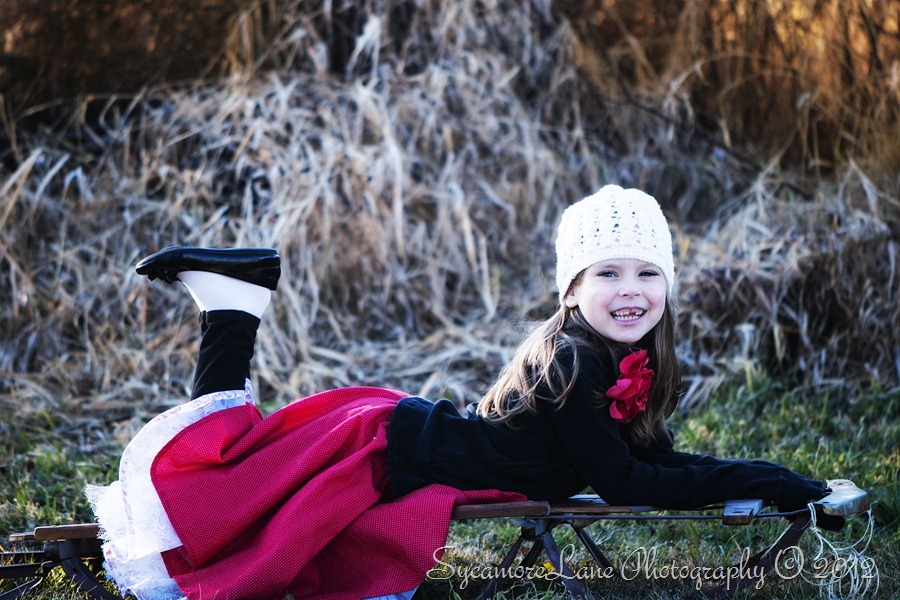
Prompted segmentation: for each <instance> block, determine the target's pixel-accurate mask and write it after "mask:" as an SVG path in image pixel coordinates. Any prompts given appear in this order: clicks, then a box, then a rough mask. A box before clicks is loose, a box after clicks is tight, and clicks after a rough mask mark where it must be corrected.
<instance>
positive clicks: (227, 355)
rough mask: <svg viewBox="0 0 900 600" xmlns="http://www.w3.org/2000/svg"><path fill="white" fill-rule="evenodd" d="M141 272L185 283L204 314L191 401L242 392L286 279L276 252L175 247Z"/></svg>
mask: <svg viewBox="0 0 900 600" xmlns="http://www.w3.org/2000/svg"><path fill="white" fill-rule="evenodd" d="M137 272H138V273H139V274H141V275H147V276H148V277H150V279H156V278H159V279H161V280H162V281H165V282H166V283H174V281H175V280H176V279H177V280H179V281H181V282H182V283H183V284H184V285H185V287H187V289H188V291H189V292H190V294H191V297H192V298H193V299H194V301H195V302H196V304H197V307H198V308H199V309H200V333H201V335H202V338H201V341H200V353H199V356H198V358H197V368H196V371H195V373H194V385H193V389H192V392H191V397H192V399H193V398H199V397H200V396H204V395H206V394H210V393H213V392H223V391H229V390H242V389H244V383H245V381H246V379H248V378H249V376H250V359H251V358H253V346H254V342H255V341H256V331H257V329H258V327H259V323H260V318H261V317H262V314H263V313H264V312H265V310H266V307H268V305H269V301H270V300H271V298H272V290H274V289H275V288H276V286H277V284H278V278H279V276H280V275H281V259H280V258H279V256H278V254H277V253H276V252H275V251H274V250H271V249H266V248H254V249H246V250H244V249H236V248H233V249H214V248H190V247H184V246H172V247H169V248H166V249H164V250H161V251H159V252H157V253H156V254H153V255H151V256H149V257H147V258H145V259H144V260H142V261H141V262H140V263H138V265H137Z"/></svg>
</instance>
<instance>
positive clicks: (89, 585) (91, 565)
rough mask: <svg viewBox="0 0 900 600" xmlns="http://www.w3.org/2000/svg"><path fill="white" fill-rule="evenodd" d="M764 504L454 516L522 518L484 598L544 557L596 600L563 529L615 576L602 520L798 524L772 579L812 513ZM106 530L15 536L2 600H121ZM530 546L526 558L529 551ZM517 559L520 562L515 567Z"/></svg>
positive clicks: (753, 561)
mask: <svg viewBox="0 0 900 600" xmlns="http://www.w3.org/2000/svg"><path fill="white" fill-rule="evenodd" d="M828 486H829V487H830V488H831V489H832V493H831V494H830V495H829V496H827V497H826V498H823V499H822V500H820V501H819V502H817V503H816V505H817V506H818V507H819V508H820V510H821V511H822V512H823V513H824V514H826V515H832V516H850V515H854V514H858V513H862V512H865V511H866V510H868V508H869V497H868V494H867V493H866V492H865V491H863V490H861V489H859V488H858V487H856V485H854V484H853V483H852V482H850V481H847V480H836V481H829V482H828ZM764 508H765V507H764V503H763V501H762V500H732V501H729V502H726V503H725V504H724V506H717V507H713V506H710V507H705V508H703V509H698V510H691V511H679V512H678V513H677V514H671V511H663V510H660V509H658V508H654V507H651V506H613V505H609V504H606V503H605V502H603V501H602V500H601V499H600V498H599V497H598V496H595V495H583V496H575V497H573V498H570V499H569V500H567V501H565V502H560V503H553V504H551V503H548V502H535V501H526V502H513V503H506V504H469V505H461V506H457V507H456V508H455V509H454V511H453V515H452V519H453V520H456V521H462V520H468V519H497V518H516V519H520V520H521V524H520V533H519V537H518V539H516V541H515V542H514V543H513V545H512V547H511V548H510V549H509V551H508V552H507V553H506V555H505V557H504V558H503V561H502V562H501V563H500V564H499V565H496V569H495V571H494V572H496V573H498V576H497V577H495V578H494V579H492V580H490V581H489V582H488V583H487V585H486V586H485V588H484V589H483V590H482V592H481V594H480V595H479V596H478V597H479V598H492V597H493V596H494V595H495V594H496V593H497V592H499V591H501V585H502V584H503V583H509V582H510V581H511V580H510V578H509V577H504V574H509V573H516V572H527V571H525V570H527V569H528V568H529V567H534V566H535V565H536V564H537V561H538V558H539V557H540V556H541V555H542V554H546V556H547V559H548V560H549V562H550V564H551V565H552V566H553V568H554V569H555V570H556V571H557V572H558V573H559V574H560V577H559V579H560V580H561V581H562V582H563V584H564V585H565V587H566V589H567V591H568V593H569V594H570V595H571V596H572V597H573V598H591V595H590V593H589V592H588V591H587V590H586V589H585V588H584V586H583V584H582V582H581V581H580V580H579V578H578V577H576V576H575V574H574V573H573V572H572V570H571V568H570V566H569V565H567V564H566V562H565V560H564V557H563V555H562V552H561V551H560V548H559V546H558V545H557V542H556V540H555V538H554V536H553V532H554V530H555V529H556V528H557V527H560V526H569V527H571V528H572V529H573V530H574V532H575V535H576V536H577V538H578V540H579V541H580V542H581V543H582V544H583V545H584V548H585V549H586V550H587V552H588V554H589V555H590V556H591V558H592V559H593V560H594V561H595V562H596V565H597V566H598V567H599V568H601V569H608V570H609V572H612V573H615V572H616V568H615V565H613V563H612V561H611V560H610V559H609V558H608V557H607V556H606V555H605V554H604V553H603V551H602V550H601V549H600V548H599V547H598V546H597V544H596V543H595V542H594V540H593V538H592V537H591V536H590V534H589V533H588V531H587V528H588V527H589V526H590V525H592V524H594V523H596V522H598V521H603V520H611V519H631V520H666V521H678V520H720V521H721V522H722V523H723V524H724V525H729V526H747V525H750V524H752V523H753V522H754V521H756V520H760V519H771V518H789V519H792V523H791V525H790V527H789V528H788V529H787V531H786V532H785V533H784V534H783V535H781V537H779V539H778V540H777V541H776V542H775V543H774V544H773V545H772V546H770V547H768V548H766V549H765V550H762V551H761V552H759V553H757V554H756V555H754V556H752V557H750V559H749V561H746V562H743V563H742V565H743V567H744V572H748V571H753V570H754V569H755V572H756V573H759V574H763V575H764V574H766V573H768V571H769V570H770V569H772V568H773V566H774V562H775V560H776V558H777V556H778V553H779V552H780V551H782V550H784V549H785V548H789V547H791V546H794V545H796V543H797V540H799V539H800V537H801V536H802V535H803V532H804V531H805V530H806V529H807V528H808V527H809V522H810V514H809V511H808V510H806V509H804V510H798V511H794V512H791V513H779V512H772V511H768V512H766V511H765V510H764ZM99 530H100V527H99V525H97V524H96V523H86V524H75V525H56V526H48V527H36V528H35V529H34V530H33V531H28V532H25V533H15V534H12V535H10V536H9V540H10V542H12V543H13V544H26V545H29V544H32V545H33V544H41V543H42V544H43V549H41V550H24V551H15V552H3V553H0V582H4V581H9V580H24V581H23V582H22V583H21V584H19V585H18V586H17V587H15V588H13V589H11V590H8V591H5V592H2V593H0V600H14V599H17V598H21V597H22V596H23V595H24V594H25V593H26V592H29V591H31V590H35V589H37V588H38V587H39V586H40V585H41V583H42V582H43V580H44V578H45V577H47V575H48V574H49V573H50V571H51V570H53V569H55V568H56V567H62V569H63V571H64V572H65V574H66V575H67V576H68V578H69V579H71V580H72V582H73V583H75V584H76V585H77V586H78V587H79V588H81V589H82V590H83V591H84V592H86V593H87V594H88V595H89V596H90V597H92V598H96V599H97V600H120V599H121V596H119V595H118V594H115V593H112V592H110V591H108V590H107V589H106V586H104V584H103V583H102V579H103V578H102V552H101V549H100V545H101V543H102V542H101V540H99V539H98V537H97V536H98V533H99ZM526 543H527V544H529V545H530V547H529V549H528V551H527V552H525V553H524V555H523V546H524V545H525V544H526ZM517 559H518V560H517ZM755 582H756V580H755V579H749V578H746V577H744V578H742V579H738V580H737V581H731V582H730V583H729V584H727V585H726V584H722V585H721V586H720V587H718V588H715V589H712V590H708V591H705V592H704V593H703V595H704V596H705V597H706V598H724V597H727V596H730V595H731V594H733V593H735V592H737V591H738V590H740V589H743V588H745V587H747V586H749V585H752V584H754V583H755Z"/></svg>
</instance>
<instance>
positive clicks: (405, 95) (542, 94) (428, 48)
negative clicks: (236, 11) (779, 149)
mask: <svg viewBox="0 0 900 600" xmlns="http://www.w3.org/2000/svg"><path fill="white" fill-rule="evenodd" d="M330 6H332V3H321V2H302V1H299V0H295V1H291V2H283V3H276V2H265V3H260V4H258V5H255V6H254V7H253V8H251V9H250V10H247V11H246V12H244V13H242V14H241V15H239V16H238V17H237V18H235V19H234V20H233V22H234V29H233V30H232V31H231V32H230V33H229V35H228V36H227V37H228V39H230V40H231V42H230V45H229V46H228V47H227V48H226V52H225V53H224V56H225V57H226V58H225V59H224V60H225V62H223V63H222V65H221V66H222V67H223V69H224V72H225V73H226V75H225V76H223V77H222V78H220V79H218V80H216V81H213V82H208V81H207V82H202V81H198V82H197V83H196V84H194V85H171V86H164V85H160V86H155V87H152V88H145V89H143V90H142V91H141V92H140V93H137V94H135V95H133V96H128V97H124V96H112V97H99V96H97V97H85V98H84V99H83V100H82V101H81V103H80V104H79V105H78V110H76V111H74V112H73V113H72V115H70V118H69V120H68V121H67V122H66V123H64V124H63V125H62V126H59V125H57V126H56V127H54V128H49V127H32V128H21V127H18V128H17V127H16V126H15V125H14V124H13V123H11V122H10V121H7V122H6V132H7V134H8V138H9V148H8V149H6V150H5V151H4V152H3V163H2V165H3V166H2V167H0V169H2V170H0V172H2V177H3V179H2V182H0V231H2V232H3V235H2V238H0V265H2V268H0V338H2V348H0V374H2V375H0V392H2V394H3V398H4V400H3V401H4V402H9V403H11V404H12V405H13V406H15V407H16V410H17V411H19V412H20V413H23V414H24V413H28V412H29V411H39V410H40V409H41V408H51V409H52V408H58V407H60V406H62V405H64V406H65V407H66V408H67V411H68V412H66V414H68V415H70V416H71V418H76V417H79V416H80V417H85V416H89V417H91V418H92V419H94V422H95V423H96V424H97V426H98V427H97V429H95V432H96V433H97V434H98V435H100V436H104V435H105V432H107V431H108V430H109V425H104V424H103V422H106V423H124V425H123V427H124V431H123V433H122V436H123V439H124V438H126V437H127V434H128V432H129V431H130V430H131V429H130V428H131V427H132V426H131V425H129V424H128V423H129V421H128V419H129V418H131V417H136V419H135V422H137V421H140V420H141V419H142V418H145V417H146V416H147V415H149V414H152V413H155V412H156V411H158V410H159V409H160V408H162V407H164V406H166V405H169V404H173V403H177V402H180V401H181V400H182V399H183V398H184V397H185V394H186V393H187V387H188V385H189V379H190V376H191V372H192V367H193V355H194V351H195V348H196V346H195V344H196V327H195V321H194V319H193V312H194V309H193V305H192V303H191V302H190V300H189V299H188V297H187V295H186V294H185V293H184V291H183V290H182V289H178V286H173V287H171V288H167V287H165V286H163V285H162V284H159V283H154V284H148V283H147V282H146V281H144V280H142V279H139V278H138V277H137V276H136V275H135V274H134V273H133V270H132V265H133V264H134V263H135V262H136V260H137V259H139V258H140V257H141V256H142V255H145V254H147V253H149V252H151V251H153V250H155V249H157V248H160V247H162V246H165V245H169V244H172V243H182V244H195V245H216V246H224V245H229V246H230V245H264V246H274V247H276V248H277V249H278V250H279V251H280V252H281V255H282V257H283V260H284V269H285V273H284V277H283V280H282V283H281V285H280V286H279V290H278V293H277V295H276V298H275V301H274V302H273V306H272V308H271V313H270V314H269V315H268V316H267V318H266V319H265V321H264V325H263V328H262V331H261V335H260V340H259V346H258V351H257V355H256V365H255V372H256V374H257V378H258V381H257V384H258V386H259V388H260V390H261V395H262V398H263V399H264V400H268V401H274V402H284V401H287V400H289V399H291V398H294V397H296V396H298V395H301V394H306V393H310V392H313V391H316V390H319V389H322V388H324V387H328V386H334V385H347V384H377V385H387V386H393V387H397V388H401V389H405V390H407V391H409V392H412V393H420V394H424V395H428V396H439V395H445V396H449V397H452V398H454V399H456V400H457V401H458V402H460V403H463V402H471V401H475V400H477V399H478V397H479V395H480V394H481V393H482V392H483V391H484V390H485V389H486V387H487V385H488V384H489V383H490V381H491V378H492V377H493V375H494V374H495V373H497V372H498V370H499V368H500V367H501V366H502V364H503V363H504V361H505V360H506V359H507V358H508V357H509V356H510V354H511V351H512V349H513V347H514V346H515V344H516V342H517V340H518V339H519V337H520V335H521V331H522V329H523V327H524V326H525V321H526V319H532V318H543V317H544V316H546V315H548V314H549V313H550V311H552V309H553V307H554V301H555V295H554V292H553V289H552V285H553V267H554V257H553V252H552V241H553V235H554V227H555V222H556V219H557V217H558V216H559V214H560V212H561V211H562V210H563V208H564V207H565V206H566V205H567V204H568V203H570V202H572V201H574V200H576V199H578V198H580V197H582V196H584V195H586V194H587V193H590V192H592V191H593V190H595V189H596V188H597V187H599V185H601V184H602V183H605V182H607V181H616V182H619V183H621V184H623V185H636V186H639V187H643V188H645V189H647V190H648V191H650V192H651V193H654V194H655V195H657V197H659V198H660V199H661V201H662V202H663V203H664V205H665V206H666V207H667V209H668V210H669V212H670V214H671V216H672V217H673V222H674V224H675V225H676V226H677V227H678V230H679V231H678V235H677V245H678V247H679V261H678V262H679V271H680V273H681V282H680V286H679V296H680V299H681V304H682V308H683V310H684V312H683V317H684V318H683V319H682V324H681V329H682V333H683V337H682V339H683V342H682V344H681V350H682V356H683V358H684V364H685V367H686V370H687V374H688V375H689V381H691V382H692V384H693V386H692V388H691V391H690V394H689V397H688V400H689V401H696V400H698V399H700V398H702V397H703V395H704V393H705V392H706V391H708V389H709V384H711V383H715V381H717V380H718V378H719V377H720V376H721V373H723V372H728V371H729V370H735V369H741V368H744V367H745V366H746V365H751V366H752V368H754V369H760V370H766V371H768V372H771V373H775V374H777V375H778V376H785V377H787V378H789V379H791V380H793V381H795V382H797V383H800V384H804V385H808V386H811V387H815V386H821V385H847V386H856V385H858V384H860V383H861V384H863V385H872V384H874V385H879V386H885V387H895V386H898V385H900V363H898V356H900V305H898V302H897V293H898V279H897V277H898V275H897V272H896V271H897V257H898V251H897V245H898V237H900V230H898V225H897V223H898V218H897V215H898V196H900V193H898V189H900V188H898V186H900V182H898V181H896V180H889V178H885V177H884V176H882V175H879V176H878V177H877V178H876V177H874V176H869V174H868V173H869V172H868V171H867V167H866V166H864V165H870V164H871V160H869V159H871V158H872V157H871V156H870V155H864V156H862V157H861V159H860V161H858V162H852V161H847V162H845V163H843V164H842V165H840V166H839V167H838V168H836V169H835V171H836V176H835V177H833V178H831V179H827V180H826V179H818V180H810V179H808V178H801V177H800V176H793V175H789V174H786V173H783V172H780V171H779V169H778V167H777V165H778V164H779V163H777V161H773V162H772V163H771V164H770V165H768V166H765V165H764V166H763V167H759V168H756V169H750V168H749V167H748V164H749V163H747V162H746V161H744V160H743V159H740V158H738V157H737V154H736V153H730V152H721V148H720V147H718V146H704V147H703V148H700V149H696V147H695V146H694V145H693V143H694V141H695V140H690V139H685V140H682V139H681V138H680V137H679V132H680V131H682V130H685V128H687V129H691V128H695V127H696V126H697V123H696V122H695V120H694V119H695V114H694V113H693V112H692V111H690V110H684V111H680V112H677V113H671V116H670V119H669V120H668V121H665V122H663V121H660V120H659V119H658V118H657V116H656V115H653V114H644V111H643V109H639V110H632V109H628V110H622V111H617V110H614V109H611V108H610V107H615V106H620V107H621V106H625V105H627V103H628V101H629V99H628V97H627V95H623V94H621V93H620V92H618V91H616V90H613V89H606V88H602V87H597V86H596V85H594V84H593V83H591V80H590V78H588V77H585V76H584V73H583V72H582V71H579V68H578V66H579V64H583V62H582V63H579V56H581V54H580V51H579V50H577V47H578V46H577V44H576V38H575V36H574V34H573V32H572V28H571V27H570V26H569V23H568V21H566V20H565V19H564V18H563V16H562V14H563V12H562V11H560V10H557V9H558V8H559V7H554V6H552V5H551V3H550V2H542V1H535V2H531V3H524V4H523V3H520V2H512V1H507V0H494V1H489V2H469V1H465V2H445V1H442V0H430V1H426V2H420V3H415V4H413V3H410V2H402V1H400V0H382V1H379V2H376V1H372V2H364V3H359V4H357V5H356V6H357V7H358V8H359V9H358V10H354V11H351V10H350V9H349V8H348V7H349V5H344V4H341V5H340V6H336V7H334V8H333V9H332V10H331V11H329V10H328V7H330ZM262 30H266V31H267V32H271V31H272V30H274V31H275V33H274V34H272V38H273V39H274V41H273V42H272V43H271V44H268V45H265V46H264V47H263V48H260V42H259V40H260V39H262V37H263V34H262V33H258V32H260V31H262ZM336 32H337V33H336ZM266 35H269V33H267V34H266ZM266 39H269V38H268V37H267V38H266ZM894 65H895V66H896V62H895V63H894ZM648 98H651V97H648ZM651 99H652V98H651ZM657 100H658V101H659V102H661V103H664V102H665V101H666V100H667V99H666V98H665V97H660V98H658V99H657ZM647 101H649V100H647ZM684 106H685V107H688V106H689V104H685V105H684ZM632 108H633V107H632ZM656 108H657V109H658V110H663V109H664V108H665V106H663V105H659V106H657V107H656ZM642 114H644V116H643V117H642V116H641V115H642ZM614 119H618V120H617V121H616V123H615V127H612V126H611V123H612V121H613V120H614ZM673 119H674V121H672V120H673ZM673 122H674V125H673ZM613 133H615V135H618V136H622V135H628V136H630V137H629V139H630V143H628V144H625V145H623V146H617V145H616V144H614V143H611V142H610V139H611V135H612V134H613ZM659 136H663V137H659ZM665 136H668V137H665ZM613 137H614V136H613ZM663 139H669V140H670V141H671V144H672V147H673V148H674V149H675V150H673V151H672V152H677V157H678V160H679V161H680V162H679V164H678V165H677V166H676V164H675V163H673V162H672V161H671V160H670V158H671V157H672V156H676V154H673V153H669V154H666V155H661V154H660V152H659V149H658V148H654V147H652V146H651V145H650V144H651V143H655V142H658V141H660V140H663ZM640 140H644V142H645V143H646V144H647V145H643V146H642V144H641V141H640ZM692 148H694V150H693V154H691V151H692ZM666 156H668V157H669V158H666ZM862 158H865V159H867V160H866V161H863V160H862ZM676 171H677V173H676ZM879 173H880V172H879ZM676 174H677V175H678V178H677V181H678V183H677V185H673V184H672V182H673V177H674V176H675V175H676ZM886 182H887V183H886ZM798 189H814V190H815V191H814V192H812V193H811V194H810V195H808V196H807V195H797V194H795V193H794V191H795V190H798ZM697 203H703V204H704V206H706V207H707V208H706V209H705V210H704V211H702V212H703V213H704V214H714V215H715V219H714V220H698V219H695V218H685V219H682V218H681V217H683V216H684V215H685V214H686V213H687V212H689V211H688V210H687V209H688V208H689V207H690V206H692V205H697ZM85 443H86V444H89V443H90V441H89V440H87V441H85Z"/></svg>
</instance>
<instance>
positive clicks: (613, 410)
mask: <svg viewBox="0 0 900 600" xmlns="http://www.w3.org/2000/svg"><path fill="white" fill-rule="evenodd" d="M648 362H650V359H649V358H647V351H646V350H638V351H633V352H632V353H631V354H629V355H628V356H626V357H625V358H623V359H622V362H620V363H619V372H620V373H621V375H619V379H618V381H616V385H614V386H612V387H611V388H609V389H608V390H606V397H607V398H609V399H610V400H612V404H610V405H609V415H610V416H611V417H612V418H613V420H614V421H618V422H619V423H628V422H629V421H631V420H632V419H634V418H635V417H636V416H638V414H639V413H641V412H643V411H644V410H646V408H647V398H648V397H649V396H650V386H651V385H652V384H653V369H648V368H647V363H648Z"/></svg>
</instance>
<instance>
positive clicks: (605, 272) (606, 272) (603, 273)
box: [597, 271, 616, 277]
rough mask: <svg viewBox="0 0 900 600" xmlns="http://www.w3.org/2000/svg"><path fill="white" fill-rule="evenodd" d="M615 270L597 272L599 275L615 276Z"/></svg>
mask: <svg viewBox="0 0 900 600" xmlns="http://www.w3.org/2000/svg"><path fill="white" fill-rule="evenodd" d="M615 276H616V273H615V271H600V272H599V273H597V277H615Z"/></svg>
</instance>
